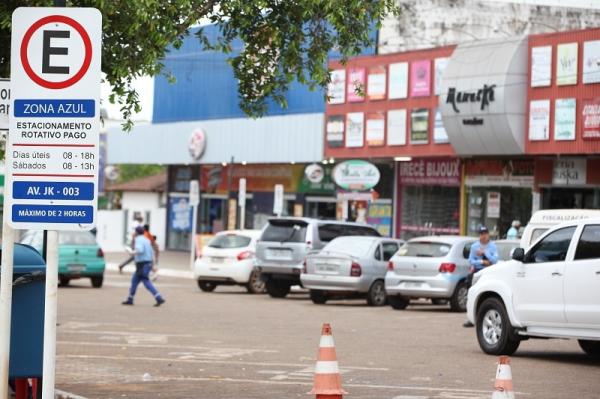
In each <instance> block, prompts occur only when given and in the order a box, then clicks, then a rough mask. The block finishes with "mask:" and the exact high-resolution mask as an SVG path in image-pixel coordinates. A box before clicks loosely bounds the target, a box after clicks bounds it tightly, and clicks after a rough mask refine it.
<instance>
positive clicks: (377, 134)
mask: <svg viewBox="0 0 600 399" xmlns="http://www.w3.org/2000/svg"><path fill="white" fill-rule="evenodd" d="M366 135H367V145H369V146H372V147H374V146H382V145H383V144H384V143H385V113H383V112H373V113H369V114H367V123H366Z"/></svg>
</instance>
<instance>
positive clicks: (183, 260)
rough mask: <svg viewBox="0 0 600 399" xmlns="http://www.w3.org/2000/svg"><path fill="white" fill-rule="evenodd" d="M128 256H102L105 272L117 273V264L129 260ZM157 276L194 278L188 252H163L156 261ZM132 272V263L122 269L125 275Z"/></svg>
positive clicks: (125, 254) (113, 254) (116, 253)
mask: <svg viewBox="0 0 600 399" xmlns="http://www.w3.org/2000/svg"><path fill="white" fill-rule="evenodd" d="M129 256H130V255H129V254H128V253H127V252H125V251H123V252H107V253H106V254H104V257H105V259H106V270H110V271H116V272H118V271H119V264H120V263H121V262H123V261H125V259H127V258H129ZM158 269H159V271H158V275H159V276H166V277H178V278H194V276H193V274H192V271H191V265H190V254H189V252H181V251H163V252H161V253H160V255H159V259H158ZM133 270H134V265H133V262H132V263H130V264H129V265H127V266H126V267H125V269H123V272H125V273H131V272H133Z"/></svg>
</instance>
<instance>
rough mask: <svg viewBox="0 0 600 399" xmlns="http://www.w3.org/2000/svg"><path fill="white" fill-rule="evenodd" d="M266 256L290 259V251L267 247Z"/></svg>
mask: <svg viewBox="0 0 600 399" xmlns="http://www.w3.org/2000/svg"><path fill="white" fill-rule="evenodd" d="M267 256H268V257H269V258H271V259H292V251H290V250H289V249H268V250H267Z"/></svg>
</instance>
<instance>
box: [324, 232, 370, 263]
mask: <svg viewBox="0 0 600 399" xmlns="http://www.w3.org/2000/svg"><path fill="white" fill-rule="evenodd" d="M372 246H373V239H368V238H361V237H340V238H336V239H335V240H332V241H331V242H330V243H329V244H327V245H325V247H324V248H323V251H325V252H338V253H342V254H346V255H351V256H354V257H357V258H361V257H364V256H366V255H368V254H369V251H370V250H371V247H372ZM378 247H379V246H378Z"/></svg>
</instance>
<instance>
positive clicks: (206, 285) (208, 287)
mask: <svg viewBox="0 0 600 399" xmlns="http://www.w3.org/2000/svg"><path fill="white" fill-rule="evenodd" d="M198 288H200V290H201V291H202V292H213V291H214V290H215V288H217V285H216V284H215V283H213V282H211V281H202V280H198Z"/></svg>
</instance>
